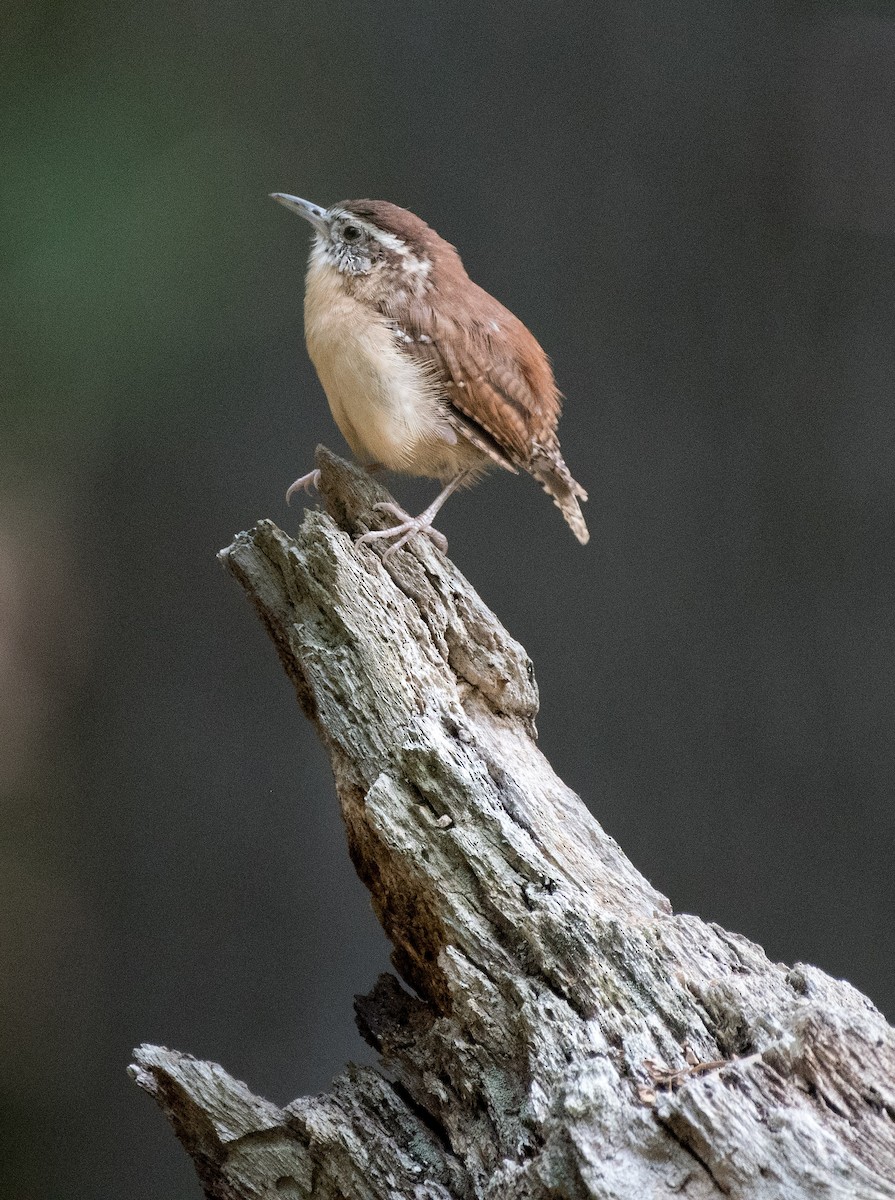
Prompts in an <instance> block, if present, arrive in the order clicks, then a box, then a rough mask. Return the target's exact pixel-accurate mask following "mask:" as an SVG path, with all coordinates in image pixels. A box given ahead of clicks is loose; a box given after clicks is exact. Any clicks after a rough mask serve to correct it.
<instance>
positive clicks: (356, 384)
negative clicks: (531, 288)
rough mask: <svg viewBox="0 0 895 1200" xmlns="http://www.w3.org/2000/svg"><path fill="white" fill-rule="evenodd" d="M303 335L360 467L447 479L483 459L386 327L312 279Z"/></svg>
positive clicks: (434, 388) (417, 366)
mask: <svg viewBox="0 0 895 1200" xmlns="http://www.w3.org/2000/svg"><path fill="white" fill-rule="evenodd" d="M321 282H322V283H323V284H324V285H325V283H326V280H325V279H324V280H323V281H321ZM305 334H306V338H307V344H308V354H309V355H310V357H311V361H312V362H313V364H314V367H315V368H316V371H317V374H318V376H319V377H320V382H321V384H322V385H323V390H324V391H325V392H326V398H327V400H328V401H329V406H330V410H331V411H332V415H333V418H334V420H335V422H336V424H337V425H338V427H339V429H340V430H341V432H342V435H343V437H344V438H345V440H346V441H347V442H348V445H349V446H350V447H351V449H352V450H353V452H354V454H355V455H356V456H357V458H358V459H359V460H360V461H361V462H364V463H373V462H378V463H382V465H383V466H385V467H388V468H389V469H390V470H393V471H403V472H406V473H408V474H411V475H429V476H435V477H450V476H451V475H454V474H456V473H457V472H458V471H460V470H464V469H466V468H467V467H468V466H470V465H473V463H474V462H476V461H477V460H478V459H479V458H480V457H481V456H480V454H479V452H478V451H475V449H474V447H472V446H471V445H469V443H467V442H466V441H465V439H463V440H462V442H461V440H458V438H457V435H456V433H455V432H454V430H453V429H452V428H451V425H450V424H449V422H448V421H447V419H446V417H445V412H444V405H443V401H442V400H441V399H440V397H439V390H438V389H437V388H436V387H435V386H434V385H433V382H432V380H431V379H429V378H428V377H427V375H426V374H425V372H424V370H423V369H422V368H421V366H420V365H419V364H418V363H416V362H414V361H413V360H412V359H411V358H409V357H408V356H407V355H406V354H403V353H402V352H401V351H400V350H399V348H398V345H397V341H396V338H395V334H394V331H393V330H392V329H391V328H389V326H388V325H387V324H386V322H385V320H384V319H383V318H381V317H378V316H377V315H376V314H373V313H371V312H370V310H369V309H368V308H367V307H366V306H364V305H362V304H360V303H359V302H358V301H356V300H354V299H353V298H352V297H350V296H346V295H345V294H344V293H341V292H339V293H336V294H333V291H332V290H330V289H328V288H326V287H325V286H317V287H315V286H314V281H313V280H312V279H311V278H310V276H309V279H308V289H307V293H306V300H305Z"/></svg>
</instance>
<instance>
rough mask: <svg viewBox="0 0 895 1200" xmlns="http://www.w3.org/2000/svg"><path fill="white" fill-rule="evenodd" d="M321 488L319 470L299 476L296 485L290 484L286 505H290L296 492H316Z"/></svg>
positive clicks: (287, 490)
mask: <svg viewBox="0 0 895 1200" xmlns="http://www.w3.org/2000/svg"><path fill="white" fill-rule="evenodd" d="M319 486H320V472H319V471H318V470H316V469H315V470H313V471H308V473H307V475H299V477H298V479H296V481H295V483H290V484H289V486H288V488H287V489H286V503H287V504H288V503H289V501H290V500H291V499H292V497H293V496H294V495H295V493H296V492H314V491H316V490H317V488H318V487H319Z"/></svg>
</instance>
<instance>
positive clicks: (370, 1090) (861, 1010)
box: [132, 450, 895, 1200]
mask: <svg viewBox="0 0 895 1200" xmlns="http://www.w3.org/2000/svg"><path fill="white" fill-rule="evenodd" d="M318 465H319V466H320V468H321V471H322V479H321V488H320V492H321V497H322V500H323V504H324V506H325V509H326V511H325V512H320V511H311V512H308V514H307V516H306V517H305V519H304V523H303V525H302V528H301V531H300V533H299V535H298V537H297V538H295V539H294V540H293V539H292V538H291V537H289V536H287V535H286V534H285V533H283V532H282V531H281V530H280V529H278V528H277V527H276V526H275V525H273V524H272V523H271V522H269V521H262V522H260V523H259V524H258V526H256V528H255V529H253V530H252V531H251V532H249V533H244V534H240V535H239V536H238V537H237V538H236V540H235V542H234V543H233V545H232V546H230V547H229V548H228V549H227V550H225V551H223V552H222V556H221V557H222V559H223V561H224V563H225V564H226V565H227V567H228V568H229V569H230V571H231V572H232V573H233V574H234V575H235V576H236V578H237V579H238V580H239V582H240V583H241V584H242V585H243V587H244V588H245V589H246V591H247V593H248V595H249V597H250V598H251V600H252V601H253V602H254V604H255V606H256V608H257V610H258V613H259V615H260V616H261V619H262V621H263V622H264V624H265V626H266V628H267V630H268V632H269V633H270V635H271V638H272V639H273V642H274V644H275V646H276V648H277V651H278V653H279V655H280V658H281V660H282V662H283V665H284V667H285V668H286V672H287V674H288V675H289V678H290V679H291V680H292V682H293V684H294V685H295V689H296V691H297V693H298V698H299V702H300V704H301V706H302V708H303V710H304V712H305V714H306V715H307V716H308V718H309V719H310V720H312V721H313V722H314V723H315V725H316V727H317V730H318V732H319V734H320V736H321V738H322V739H323V741H324V743H325V744H326V747H327V749H328V751H329V753H330V756H331V758H332V766H333V771H334V774H335V779H336V786H337V790H338V795H339V800H340V803H341V807H342V814H343V816H344V820H345V828H346V832H347V837H348V846H349V851H350V853H351V856H352V859H353V862H354V865H355V867H356V869H357V871H358V874H359V875H360V877H361V878H362V879H363V881H364V883H365V884H366V885H367V887H368V888H369V890H370V894H371V898H372V902H373V906H374V908H375V911H376V913H377V916H378V917H379V920H380V921H381V922H382V924H383V926H384V928H385V931H386V933H387V934H388V936H389V938H390V939H391V941H392V943H393V945H394V953H393V962H394V965H395V968H396V970H397V973H398V975H399V976H400V977H401V979H402V980H403V981H404V985H402V983H399V982H398V980H397V979H396V978H395V977H393V976H383V977H381V978H380V980H379V982H378V983H377V984H376V986H375V988H374V989H373V991H372V992H371V993H370V995H369V996H367V997H365V998H363V999H360V1000H358V1001H357V1019H358V1024H359V1026H360V1029H361V1031H362V1033H363V1035H364V1037H365V1038H366V1039H367V1040H368V1041H369V1042H370V1044H371V1045H372V1046H374V1047H375V1048H376V1050H377V1051H378V1053H379V1054H380V1056H381V1070H374V1069H371V1068H357V1067H349V1068H348V1069H347V1070H346V1071H345V1072H344V1074H343V1075H342V1076H340V1078H339V1079H338V1080H337V1081H336V1083H335V1084H334V1086H333V1089H332V1091H331V1093H329V1094H327V1095H323V1096H317V1097H313V1098H306V1099H300V1100H296V1101H295V1102H294V1103H292V1104H290V1105H288V1106H287V1107H286V1108H284V1109H280V1108H278V1107H276V1106H275V1105H273V1104H270V1103H268V1102H267V1101H266V1100H262V1099H259V1098H258V1097H256V1096H253V1095H252V1094H251V1093H250V1092H249V1090H248V1089H247V1088H246V1086H245V1085H244V1084H242V1083H239V1082H237V1081H236V1080H234V1079H232V1078H231V1077H230V1076H229V1075H227V1074H226V1072H225V1071H224V1070H223V1069H222V1068H221V1067H219V1066H217V1065H215V1064H213V1063H205V1062H199V1061H197V1060H195V1059H193V1058H191V1057H190V1056H188V1055H186V1054H182V1053H177V1052H174V1051H169V1050H165V1049H162V1048H160V1047H152V1046H144V1047H141V1048H140V1049H139V1050H138V1051H137V1052H136V1063H135V1065H134V1066H133V1067H132V1072H133V1076H134V1078H135V1079H136V1081H137V1083H139V1084H140V1086H141V1087H143V1088H145V1089H146V1091H148V1092H150V1093H151V1094H152V1095H153V1096H154V1097H155V1098H156V1100H157V1101H158V1103H159V1104H160V1105H161V1107H162V1108H163V1110H164V1111H165V1112H166V1114H167V1115H168V1117H169V1118H170V1120H171V1122H172V1124H173V1126H174V1129H175V1131H176V1133H177V1136H178V1137H179V1138H180V1140H181V1141H182V1142H183V1144H184V1146H185V1147H186V1149H187V1151H188V1152H189V1153H190V1154H191V1155H192V1157H193V1159H194V1161H195V1164H196V1167H197V1170H198V1172H199V1175H200V1177H201V1180H202V1183H203V1186H204V1188H205V1190H206V1193H207V1195H208V1196H211V1197H219V1198H222V1200H224V1198H226V1200H248V1198H249V1197H251V1198H256V1197H271V1198H273V1197H277V1198H278V1200H282V1198H283V1197H290V1198H298V1197H301V1198H304V1197H315V1198H318V1200H339V1198H341V1200H345V1198H350V1200H381V1198H385V1197H413V1198H414V1200H448V1198H451V1197H455V1198H457V1200H459V1198H461V1197H463V1198H467V1197H477V1198H481V1200H498V1198H500V1200H511V1198H521V1197H531V1198H539V1197H544V1198H546V1197H553V1198H557V1197H562V1198H568V1200H578V1198H582V1200H583V1198H585V1197H587V1198H589V1200H596V1198H599V1200H609V1198H612V1200H641V1198H643V1200H648V1198H650V1197H671V1196H675V1197H680V1196H686V1197H690V1198H692V1200H695V1198H697V1197H698V1198H700V1200H702V1198H708V1197H718V1196H733V1197H744V1198H745V1197H749V1198H750V1200H765V1198H767V1200H783V1198H796V1197H799V1198H803V1197H804V1198H807V1197H811V1198H815V1197H820V1198H829V1200H834V1198H840V1197H841V1198H843V1200H845V1198H846V1197H848V1198H852V1197H862V1198H866V1200H883V1198H888V1197H895V1183H893V1179H895V1033H893V1030H892V1029H890V1028H889V1026H888V1025H887V1024H886V1022H885V1021H884V1020H883V1018H882V1016H881V1015H880V1014H879V1012H877V1010H876V1009H875V1008H874V1007H873V1005H872V1004H871V1003H870V1001H869V1000H867V999H866V998H865V997H863V996H861V995H860V994H859V993H858V992H857V991H855V990H854V989H853V988H852V987H851V986H850V985H849V984H847V983H844V982H839V981H836V980H833V979H830V978H828V977H827V976H826V975H824V974H823V973H822V972H821V971H819V970H817V969H816V968H814V967H810V966H804V965H799V966H796V967H793V968H787V967H785V966H782V965H780V964H777V963H772V962H769V961H768V959H767V958H766V956H765V955H764V953H763V952H762V950H761V949H760V948H759V947H758V946H755V945H753V944H752V943H751V942H748V941H747V940H746V939H745V938H742V937H739V936H738V935H736V934H731V933H727V932H725V931H724V930H723V929H720V928H719V927H718V926H716V925H709V924H705V923H704V922H702V921H700V920H699V919H698V918H696V917H693V916H687V915H683V914H675V913H673V912H672V911H671V907H670V905H669V903H668V901H667V900H666V899H665V898H664V897H663V896H661V895H659V894H658V893H657V892H656V891H655V890H654V889H653V888H652V887H651V886H650V884H649V883H648V882H647V881H646V880H645V879H644V878H642V876H640V875H639V874H638V872H637V871H636V870H635V869H634V868H633V866H632V865H631V863H630V862H629V861H628V860H627V859H626V858H625V856H624V854H623V853H622V852H621V850H620V849H619V847H618V846H617V845H616V843H615V842H614V841H613V840H612V839H611V838H610V837H608V836H607V835H606V834H605V833H604V832H603V831H602V829H601V828H600V826H599V825H598V824H597V822H596V821H595V820H594V818H593V817H592V816H591V815H590V813H589V812H588V810H587V809H586V808H585V806H584V805H583V804H582V802H581V801H580V800H579V799H578V797H577V796H575V795H574V794H573V793H572V792H571V791H570V790H569V789H568V788H567V787H566V786H565V785H564V784H563V783H562V782H561V781H560V780H559V779H558V778H557V777H556V775H554V773H553V771H552V770H551V768H550V766H549V764H548V763H547V761H546V760H545V759H544V757H543V756H542V755H541V753H540V752H539V750H538V749H537V746H536V744H535V736H536V735H535V726H534V720H535V715H536V712H537V707H538V697H537V689H536V686H535V682H534V676H533V672H532V668H531V663H530V661H529V659H528V657H527V656H526V653H525V651H524V650H523V649H522V647H521V646H519V645H518V644H517V643H516V642H515V641H513V639H512V638H511V637H510V636H509V635H508V634H507V632H506V631H505V630H504V629H503V627H502V626H501V625H500V623H499V622H498V620H497V618H496V617H495V616H494V614H493V613H491V612H490V611H489V610H488V609H487V608H486V606H485V605H484V604H483V603H482V601H481V599H480V598H479V597H478V596H477V594H476V593H475V591H474V590H473V588H472V587H471V586H470V584H469V583H468V582H467V581H466V580H465V579H464V578H463V576H462V575H460V573H459V572H458V571H457V569H456V568H455V567H454V566H453V564H452V563H451V562H450V561H449V560H448V559H447V558H445V557H444V556H443V555H442V554H440V553H439V552H438V551H436V550H435V549H434V548H433V547H432V546H431V545H430V544H429V542H428V541H427V539H425V538H416V539H414V540H413V541H412V542H411V543H410V545H409V546H408V547H406V548H405V549H402V550H401V551H399V552H398V553H397V554H396V555H394V556H393V557H392V558H391V559H390V560H388V561H383V559H382V551H383V546H382V543H376V545H375V547H370V546H356V545H355V544H354V542H353V540H352V538H353V535H356V534H357V533H358V532H360V531H361V530H363V529H366V528H374V527H375V528H381V527H382V522H381V521H380V518H379V516H378V514H375V513H374V512H372V511H371V507H372V505H373V504H374V503H375V502H376V501H377V500H382V499H385V498H386V495H387V494H386V493H385V492H384V491H383V489H382V488H381V487H380V486H379V485H378V484H377V483H376V482H374V481H373V480H372V479H370V478H369V477H368V476H367V475H366V474H365V473H364V472H362V471H359V470H357V469H356V468H353V467H351V466H349V465H348V464H346V463H343V462H342V461H341V460H339V459H336V458H335V457H333V456H332V455H330V454H329V453H328V452H326V451H323V450H321V451H318ZM405 985H406V986H405ZM411 989H412V990H411Z"/></svg>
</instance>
